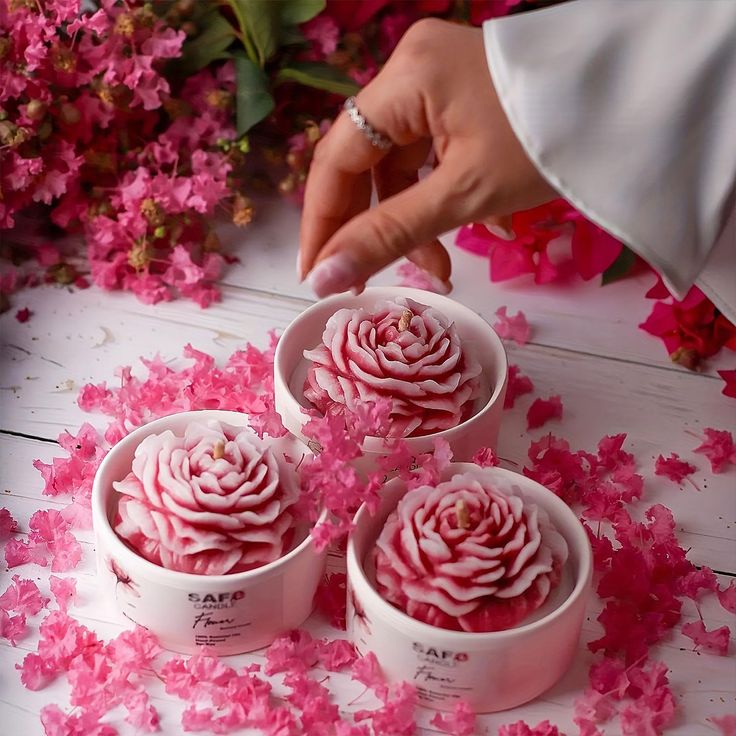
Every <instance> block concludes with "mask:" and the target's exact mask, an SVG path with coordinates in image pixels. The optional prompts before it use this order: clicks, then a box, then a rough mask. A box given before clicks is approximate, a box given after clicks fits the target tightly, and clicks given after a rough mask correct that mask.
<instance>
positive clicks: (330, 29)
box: [302, 15, 340, 58]
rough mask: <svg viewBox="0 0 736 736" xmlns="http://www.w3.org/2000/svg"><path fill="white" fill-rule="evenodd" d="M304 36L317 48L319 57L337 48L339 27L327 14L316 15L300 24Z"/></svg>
mask: <svg viewBox="0 0 736 736" xmlns="http://www.w3.org/2000/svg"><path fill="white" fill-rule="evenodd" d="M302 32H303V33H304V37H305V38H306V39H308V40H309V41H313V42H314V45H315V47H317V48H319V53H320V58H324V57H325V56H329V55H330V54H331V53H332V52H333V51H335V49H336V48H337V42H338V40H339V38H340V29H339V28H338V27H337V23H335V21H334V20H333V19H332V18H330V17H329V16H328V15H318V16H317V17H316V18H312V20H310V21H309V22H308V23H305V24H304V25H303V26H302Z"/></svg>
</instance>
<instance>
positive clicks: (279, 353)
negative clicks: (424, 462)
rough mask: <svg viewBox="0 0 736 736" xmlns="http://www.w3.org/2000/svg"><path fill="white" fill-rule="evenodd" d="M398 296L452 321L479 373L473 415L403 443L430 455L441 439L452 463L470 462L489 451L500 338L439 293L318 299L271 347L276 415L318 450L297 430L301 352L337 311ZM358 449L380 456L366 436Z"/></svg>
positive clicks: (495, 423)
mask: <svg viewBox="0 0 736 736" xmlns="http://www.w3.org/2000/svg"><path fill="white" fill-rule="evenodd" d="M399 297H405V298H408V299H412V300H414V301H415V302H418V303H420V304H424V305H426V306H429V307H432V308H434V309H437V310H438V311H439V312H441V313H442V314H444V315H445V316H446V317H447V318H448V319H449V320H450V321H452V322H454V323H455V327H456V329H457V332H458V335H459V336H460V339H461V340H462V343H463V346H464V347H465V348H466V349H467V350H469V351H472V354H473V356H474V357H475V359H476V360H478V362H479V363H480V364H481V366H482V369H483V370H482V373H481V398H480V399H479V400H478V402H477V405H476V408H475V412H474V414H473V415H472V416H471V417H469V418H468V419H466V420H465V421H464V422H462V423H461V424H458V425H457V426H456V427H452V428H451V429H446V430H443V431H442V432H435V433H433V434H428V435H424V436H422V437H408V438H407V439H406V442H407V443H408V444H409V447H410V449H411V450H412V452H413V453H414V454H415V455H419V454H421V453H426V452H431V451H432V450H433V449H434V441H435V439H437V438H443V439H445V440H447V442H448V443H449V444H450V447H451V448H452V451H453V453H454V457H455V459H456V460H470V459H471V458H472V457H473V455H474V454H475V453H476V452H477V450H479V449H480V448H482V447H490V448H492V449H494V450H495V449H496V442H497V439H498V430H499V426H500V424H501V414H502V412H503V402H504V397H505V396H506V383H507V374H508V364H507V360H506V351H505V350H504V347H503V343H502V342H501V339H500V338H499V337H498V335H497V334H496V333H495V332H494V330H493V328H492V327H491V326H490V325H489V324H488V323H487V322H486V321H485V320H484V319H483V318H482V317H481V316H479V315H478V314H476V313H475V312H473V311H472V310H471V309H468V308H467V307H465V306H463V305H462V304H459V303H458V302H456V301H454V300H452V299H449V298H448V297H446V296H441V295H440V294H434V293H432V292H430V291H422V290H421V289H411V288H408V287H402V286H391V287H370V288H367V289H366V290H365V291H364V292H363V293H362V294H360V295H359V296H355V295H353V294H350V293H347V294H337V295H336V296H332V297H329V298H327V299H322V300H321V301H319V302H317V303H316V304H313V305H312V306H311V307H309V308H308V309H306V310H305V311H304V312H302V313H301V314H300V315H299V316H298V317H297V318H296V319H295V320H294V321H293V322H292V323H291V324H290V325H289V326H288V327H287V328H286V330H285V331H284V334H283V335H282V336H281V338H280V339H279V342H278V345H277V346H276V355H275V361H274V389H275V394H276V411H277V412H278V413H279V414H280V416H281V420H282V422H283V423H284V426H285V427H286V428H287V429H288V430H289V431H290V432H292V433H293V434H294V435H296V436H297V437H300V438H301V439H302V440H303V441H304V442H306V443H307V444H308V445H309V447H310V448H311V449H312V450H313V451H315V452H319V450H320V448H319V447H318V446H317V445H316V444H315V443H314V442H312V441H310V440H309V438H307V437H305V436H304V434H303V432H302V427H303V425H304V424H305V423H306V422H307V421H308V416H307V415H306V414H305V413H304V410H305V409H309V408H310V404H309V402H308V401H307V400H306V399H305V398H304V393H303V387H304V381H305V378H306V376H307V370H308V368H309V361H308V360H306V359H305V358H304V351H305V350H311V349H312V348H314V347H315V346H317V345H319V344H320V343H321V341H322V333H323V332H324V329H325V324H326V323H327V320H328V319H329V318H330V317H331V316H332V315H333V314H334V313H335V312H337V311H338V310H339V309H344V308H351V309H358V308H360V307H365V308H366V309H372V308H373V307H374V306H375V305H377V304H379V303H380V302H383V301H386V300H388V299H397V298H399ZM363 450H364V452H365V453H366V455H374V456H375V455H383V454H384V452H385V451H384V440H383V439H382V438H380V437H368V438H366V440H365V442H364V443H363Z"/></svg>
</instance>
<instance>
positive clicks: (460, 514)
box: [455, 498, 470, 529]
mask: <svg viewBox="0 0 736 736" xmlns="http://www.w3.org/2000/svg"><path fill="white" fill-rule="evenodd" d="M455 517H456V518H457V527H458V529H467V528H468V527H469V526H470V512H469V511H468V507H467V506H466V504H465V501H463V499H462V498H461V499H459V500H458V501H455Z"/></svg>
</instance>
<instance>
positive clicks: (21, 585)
mask: <svg viewBox="0 0 736 736" xmlns="http://www.w3.org/2000/svg"><path fill="white" fill-rule="evenodd" d="M48 602H49V599H48V598H45V597H44V596H42V595H41V591H40V590H39V589H38V586H37V585H36V583H34V582H33V580H28V579H24V578H21V577H20V575H13V582H12V583H11V584H10V586H9V587H8V589H7V590H6V591H5V592H4V593H3V594H2V595H0V609H2V610H4V611H8V612H10V611H15V612H16V613H23V614H26V615H28V616H35V615H36V614H37V613H38V612H39V611H40V610H41V609H42V608H45V607H46V605H47V604H48Z"/></svg>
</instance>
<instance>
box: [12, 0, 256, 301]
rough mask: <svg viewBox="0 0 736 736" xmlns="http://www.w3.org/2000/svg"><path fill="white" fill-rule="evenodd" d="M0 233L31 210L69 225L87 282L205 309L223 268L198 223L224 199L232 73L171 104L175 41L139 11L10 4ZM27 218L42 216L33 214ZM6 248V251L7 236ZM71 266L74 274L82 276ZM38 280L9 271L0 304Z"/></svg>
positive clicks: (219, 73) (43, 261)
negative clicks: (169, 66) (82, 249)
mask: <svg viewBox="0 0 736 736" xmlns="http://www.w3.org/2000/svg"><path fill="white" fill-rule="evenodd" d="M0 30H2V36H3V40H2V42H0V58H2V61H3V64H2V70H0V144H1V148H0V190H2V192H3V197H2V200H1V201H0V230H1V229H8V228H12V227H13V226H14V225H16V224H17V225H18V227H17V231H18V232H19V233H22V231H23V228H22V227H21V226H22V224H23V221H22V220H20V221H17V217H18V215H19V214H22V213H23V212H24V210H25V211H27V208H28V206H29V205H31V204H33V203H38V204H39V205H47V206H49V207H51V208H52V209H51V211H50V217H51V220H52V221H53V223H54V224H55V225H58V226H60V227H62V228H64V229H65V230H68V231H73V230H75V229H77V228H78V227H80V226H81V228H82V230H83V233H84V235H85V238H86V243H87V262H88V268H89V271H90V275H91V278H92V280H93V281H94V282H95V283H96V284H97V285H98V286H100V287H102V288H104V289H120V288H123V289H128V290H131V291H133V292H134V293H135V294H136V295H137V296H138V297H139V298H140V299H141V300H143V301H145V302H147V303H154V302H157V301H161V300H164V299H171V298H173V297H174V296H175V295H182V296H186V297H189V298H192V299H194V300H195V301H197V302H198V303H199V304H201V305H202V306H206V305H207V304H209V303H210V302H211V301H212V300H213V299H215V298H216V297H217V292H216V290H215V288H214V286H213V282H214V281H215V280H216V279H217V278H218V277H219V275H220V273H221V271H222V266H223V263H224V261H223V257H222V256H221V255H220V254H219V253H218V252H217V251H218V250H219V244H218V241H217V238H216V236H215V235H214V233H213V232H210V230H209V225H208V224H207V219H208V218H209V217H211V216H212V215H213V214H214V213H215V208H216V206H217V205H218V204H221V203H223V204H224V203H227V202H228V201H230V200H233V208H234V218H233V219H234V220H235V221H236V222H239V223H244V222H245V221H247V220H249V218H250V213H251V208H250V205H249V203H248V202H247V201H246V200H245V199H244V198H243V197H242V196H238V195H235V196H234V197H233V188H234V185H235V184H236V180H235V179H233V178H232V175H233V172H234V170H235V168H236V167H237V165H238V164H239V163H240V161H241V160H242V158H243V154H242V152H241V150H240V149H238V147H237V146H233V145H232V142H233V141H234V139H235V130H234V127H233V123H232V108H233V98H234V69H233V67H232V65H231V64H224V65H221V66H220V67H219V68H217V69H215V70H209V69H206V70H204V71H202V72H200V73H198V74H196V75H194V76H192V77H190V78H189V79H187V80H186V82H185V83H184V85H183V86H182V87H181V89H180V90H179V92H178V94H177V95H175V94H174V91H173V89H172V84H173V81H170V79H169V77H170V76H171V75H170V74H169V75H167V74H166V73H165V71H164V69H165V64H166V62H167V61H169V60H170V59H175V58H176V57H178V56H179V55H180V54H181V50H182V44H183V42H184V39H185V34H184V33H183V32H181V31H176V30H174V29H173V28H171V27H168V26H167V25H166V24H165V23H164V22H163V21H162V20H161V19H160V18H158V17H157V16H156V15H155V14H154V13H153V11H152V9H151V6H150V5H149V4H144V3H142V2H133V3H118V2H117V1H116V0H104V1H103V2H102V3H101V7H100V8H99V9H98V10H97V11H95V12H80V3H79V2H78V0H76V1H74V0H73V1H71V2H63V1H62V0H50V1H49V2H45V3H43V4H39V5H36V4H34V3H24V2H13V3H10V4H9V5H7V4H6V5H3V9H2V10H0ZM33 216H34V217H35V218H36V219H39V218H40V217H41V216H42V213H40V212H38V211H34V213H33ZM41 235H42V234H39V236H38V237H36V238H34V239H32V241H31V243H30V244H29V243H21V244H20V245H18V243H16V248H15V251H16V252H14V256H19V252H20V251H22V252H23V253H24V254H25V255H28V256H30V257H31V258H32V259H33V261H34V263H36V264H37V268H38V267H40V268H41V269H44V270H45V272H46V277H47V278H48V279H49V280H53V281H58V282H59V283H77V285H78V286H85V285H86V284H87V281H86V279H85V278H84V277H83V276H82V275H81V274H80V267H79V266H77V265H74V263H73V259H71V260H68V261H67V259H66V257H64V256H63V255H62V254H61V253H60V252H59V250H58V248H54V247H53V246H49V245H48V244H47V243H46V242H45V240H44V238H43V237H41ZM8 240H9V241H10V242H11V243H13V242H15V241H16V240H17V238H16V232H14V231H12V232H11V233H10V235H9V237H8ZM81 268H86V266H83V267H81ZM29 280H30V281H31V285H32V283H34V282H35V281H38V279H37V278H35V279H34V278H33V277H30V276H29V275H28V273H27V272H26V273H25V274H24V272H23V271H22V270H21V271H18V270H17V269H9V270H7V271H6V272H5V273H4V274H3V282H4V283H3V284H2V288H0V291H2V292H3V293H5V294H7V293H9V292H12V291H13V290H15V289H16V288H17V287H18V286H20V285H23V284H24V283H27V282H28V281H29Z"/></svg>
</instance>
